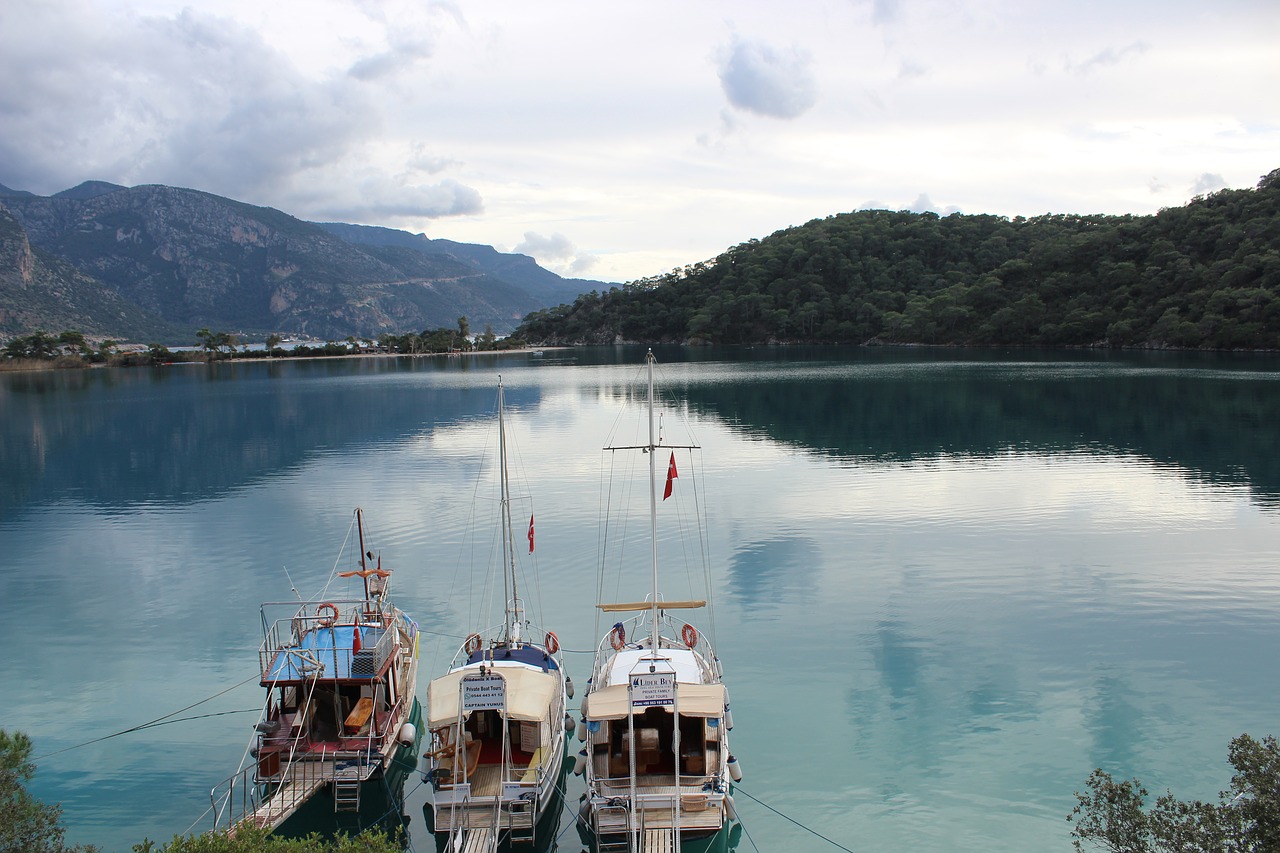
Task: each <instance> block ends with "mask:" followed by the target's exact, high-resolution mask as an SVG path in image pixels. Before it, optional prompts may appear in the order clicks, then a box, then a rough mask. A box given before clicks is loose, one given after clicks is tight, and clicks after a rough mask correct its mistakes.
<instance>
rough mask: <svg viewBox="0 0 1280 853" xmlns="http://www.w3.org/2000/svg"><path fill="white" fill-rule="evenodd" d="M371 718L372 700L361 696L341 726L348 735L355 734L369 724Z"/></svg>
mask: <svg viewBox="0 0 1280 853" xmlns="http://www.w3.org/2000/svg"><path fill="white" fill-rule="evenodd" d="M371 716H373V698H372V697H370V696H362V697H360V701H359V702H357V703H356V706H355V707H354V708H352V709H351V713H350V714H347V719H346V720H345V721H343V723H342V725H343V726H344V727H345V728H346V730H347V732H348V733H349V734H356V733H357V732H359V731H360V730H361V729H363V728H364V727H365V726H366V725H368V724H369V718H370V717H371Z"/></svg>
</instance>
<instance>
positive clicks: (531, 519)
mask: <svg viewBox="0 0 1280 853" xmlns="http://www.w3.org/2000/svg"><path fill="white" fill-rule="evenodd" d="M529 553H530V554H532V553H533V516H532V515H530V516H529Z"/></svg>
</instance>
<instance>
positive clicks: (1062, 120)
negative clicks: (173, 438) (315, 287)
mask: <svg viewBox="0 0 1280 853" xmlns="http://www.w3.org/2000/svg"><path fill="white" fill-rule="evenodd" d="M0 81H2V82H0V184H4V185H6V186H8V187H10V188H13V189H20V190H28V191H31V192H34V193H37V194H41V195H47V194H52V193H54V192H58V191H59V190H63V189H66V188H69V187H72V186H75V185H76V184H79V183H81V182H82V181H86V180H103V181H110V182H113V183H117V184H124V185H128V186H134V185H138V184H153V183H154V184H168V185H171V186H182V187H190V188H193V189H199V190H204V191H207V192H212V193H216V194H218V195H224V196H228V197H231V198H235V199H238V200H241V201H245V202H249V203H251V204H257V205H265V206H270V207H275V208H279V209H280V210H283V211H285V212H287V213H290V214H293V215H295V216H298V217H300V218H303V219H309V220H314V221H342V222H355V223H361V224H367V225H383V226H387V227H392V228H402V229H405V230H408V231H412V232H415V233H417V232H422V233H425V234H426V235H427V236H428V237H433V238H447V239H450V240H458V241H462V242H470V243H483V244H487V245H492V246H495V247H497V248H498V249H499V250H502V251H515V252H522V253H524V254H528V255H532V256H533V257H534V258H536V259H537V260H538V262H539V263H540V264H542V265H543V266H544V267H547V268H548V269H551V270H553V271H555V272H557V273H559V274H561V275H565V276H570V277H578V278H590V279H597V280H601V281H609V282H623V281H632V280H636V279H639V278H643V277H647V276H653V275H659V274H662V273H665V272H668V271H670V270H672V269H674V268H678V267H683V266H685V265H688V264H694V263H697V262H699V261H704V260H708V259H711V258H714V257H715V256H716V255H718V254H719V253H721V252H723V251H724V250H726V249H728V248H730V247H732V246H735V245H737V244H740V243H744V242H746V241H748V240H751V239H759V238H763V237H766V236H768V235H769V234H771V233H773V232H774V231H777V230H779V229H782V228H787V227H790V226H794V225H801V224H803V223H805V222H808V221H810V220H812V219H819V218H823V217H826V216H830V215H833V214H837V213H844V212H847V211H851V210H857V209H861V208H888V209H892V210H913V211H926V210H932V211H935V212H937V213H939V214H943V215H946V214H949V213H953V212H960V213H990V214H997V215H1002V216H1009V217H1013V216H1018V215H1023V216H1035V215H1039V214H1042V213H1109V214H1122V213H1134V214H1149V213H1155V212H1156V211H1158V210H1159V209H1160V208H1162V207H1171V206H1177V205H1181V204H1185V203H1186V202H1187V201H1188V200H1189V199H1191V198H1192V197H1193V196H1195V195H1197V194H1203V193H1209V192H1212V191H1214V190H1217V189H1222V188H1224V187H1231V188H1243V187H1253V186H1255V185H1256V184H1257V182H1258V179H1259V178H1260V177H1261V176H1263V175H1265V174H1267V173H1269V172H1271V171H1272V170H1274V169H1276V168H1280V2H1277V1H1276V0H1213V2H1208V0H1104V2H1094V0H1072V2H1066V1H1065V0H1054V2H1048V0H832V1H831V2H822V0H812V1H811V0H791V2H781V0H768V2H765V0H682V1H681V2H669V0H645V2H633V0H616V2H611V0H582V2H579V0H483V1H482V2H481V0H475V2H471V0H459V2H429V0H416V1H415V2H409V0H265V2H264V0H188V2H181V0H5V2H3V3H0Z"/></svg>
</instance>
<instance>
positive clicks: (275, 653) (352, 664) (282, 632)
mask: <svg viewBox="0 0 1280 853" xmlns="http://www.w3.org/2000/svg"><path fill="white" fill-rule="evenodd" d="M325 604H326V605H332V606H333V607H334V608H335V609H336V610H337V611H338V616H337V618H336V619H334V618H333V617H332V615H331V611H329V610H324V611H323V613H317V612H316V606H313V605H309V604H308V605H304V606H303V607H302V608H298V606H297V603H296V602H293V603H291V605H290V606H291V607H292V608H293V611H294V612H293V613H292V615H290V616H287V617H281V618H276V619H272V620H271V621H267V616H268V608H270V607H279V606H282V605H276V604H264V605H263V606H262V607H263V619H264V621H263V624H264V627H265V636H264V638H263V643H262V646H261V647H260V648H259V650H258V662H259V665H260V666H261V669H262V674H263V675H262V677H263V679H264V680H267V679H269V678H270V674H271V673H272V672H273V671H279V670H280V669H282V667H281V666H280V665H278V664H277V661H278V659H279V656H280V655H281V654H285V655H289V656H291V657H293V658H294V660H293V661H292V666H290V667H285V668H284V670H285V671H286V672H288V673H290V674H291V675H294V676H299V677H308V676H311V675H314V674H315V673H316V672H324V673H325V675H326V677H329V678H333V677H335V676H336V674H337V673H338V672H345V673H349V674H350V675H351V676H354V677H360V676H371V675H374V674H375V673H377V672H379V671H381V669H382V667H383V666H384V665H385V664H386V662H387V659H388V658H390V657H391V655H392V654H393V653H394V652H395V649H396V641H397V636H398V632H399V631H400V630H403V631H406V632H407V633H410V634H412V629H413V623H412V622H411V621H409V620H408V619H407V617H404V614H402V613H400V611H398V610H396V609H395V608H394V607H389V608H387V609H386V610H385V611H383V612H379V613H377V614H374V615H373V617H372V618H370V617H369V615H368V614H367V613H366V612H365V607H366V605H367V602H366V601H364V600H363V599H357V600H349V601H334V602H326V603H325ZM397 623H400V624H397ZM333 625H337V626H339V627H342V626H348V627H349V626H352V625H356V626H358V627H360V628H361V629H364V633H363V634H362V640H361V647H360V648H359V649H356V648H355V642H354V635H353V637H352V639H349V640H346V641H345V642H344V643H343V644H342V645H336V646H332V647H329V646H326V647H325V648H323V649H316V648H311V647H309V646H307V645H306V643H305V642H304V641H305V639H306V637H307V635H308V634H313V633H314V632H315V631H317V630H320V629H324V628H328V627H331V626H333ZM373 635H376V637H377V639H376V640H375V641H374V642H373V643H369V642H368V639H372V636H373ZM330 667H332V669H330Z"/></svg>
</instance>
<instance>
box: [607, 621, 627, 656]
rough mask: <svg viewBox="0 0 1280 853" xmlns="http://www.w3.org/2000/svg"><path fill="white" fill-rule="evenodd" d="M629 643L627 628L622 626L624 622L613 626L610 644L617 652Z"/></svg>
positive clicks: (610, 633)
mask: <svg viewBox="0 0 1280 853" xmlns="http://www.w3.org/2000/svg"><path fill="white" fill-rule="evenodd" d="M626 644H627V629H626V628H624V627H622V623H621V622H619V623H618V624H616V625H614V626H613V630H612V631H610V632H609V645H611V646H613V650H614V651H615V652H617V651H621V650H622V647H623V646H625V645H626Z"/></svg>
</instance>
